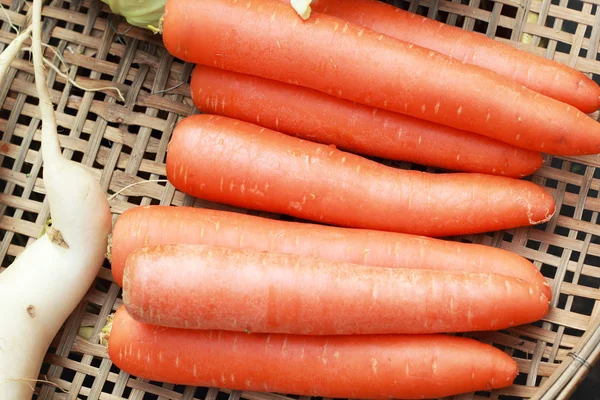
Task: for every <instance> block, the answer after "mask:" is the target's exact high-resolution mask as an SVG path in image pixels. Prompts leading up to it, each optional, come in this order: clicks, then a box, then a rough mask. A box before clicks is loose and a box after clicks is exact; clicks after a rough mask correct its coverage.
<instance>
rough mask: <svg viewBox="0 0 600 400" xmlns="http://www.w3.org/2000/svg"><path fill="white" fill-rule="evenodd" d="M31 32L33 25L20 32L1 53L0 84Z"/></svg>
mask: <svg viewBox="0 0 600 400" xmlns="http://www.w3.org/2000/svg"><path fill="white" fill-rule="evenodd" d="M30 32H31V26H29V27H28V28H27V29H25V30H24V31H23V32H21V33H20V34H18V35H17V37H16V38H14V39H13V41H12V42H10V44H9V45H8V46H6V48H5V49H4V51H3V52H2V53H0V85H1V84H2V81H3V80H4V77H5V76H6V73H7V72H8V69H9V68H10V64H11V63H12V62H13V61H14V59H15V58H16V57H17V55H18V54H19V51H21V47H22V46H23V43H25V41H26V40H27V38H28V37H29V33H30Z"/></svg>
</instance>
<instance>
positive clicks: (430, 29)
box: [282, 0, 600, 113]
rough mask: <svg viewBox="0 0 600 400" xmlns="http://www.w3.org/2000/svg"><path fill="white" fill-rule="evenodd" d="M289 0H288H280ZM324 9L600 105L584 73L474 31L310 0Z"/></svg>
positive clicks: (357, 1) (374, 6) (364, 4)
mask: <svg viewBox="0 0 600 400" xmlns="http://www.w3.org/2000/svg"><path fill="white" fill-rule="evenodd" d="M282 1H284V2H286V3H289V0H282ZM311 8H312V10H313V12H317V13H325V14H328V15H331V16H334V17H338V18H341V19H344V20H347V21H349V22H351V23H353V24H357V25H361V26H364V27H366V28H369V29H373V30H374V31H376V32H379V33H383V34H384V35H388V36H391V37H394V38H396V39H399V40H402V41H405V42H408V43H414V44H415V45H417V46H421V47H424V48H427V49H431V50H435V51H437V52H439V53H442V54H445V55H447V56H450V57H452V58H455V59H457V60H460V61H462V62H465V63H467V64H473V65H477V66H480V67H483V68H486V69H489V70H491V71H494V72H496V73H498V74H500V75H503V76H505V77H507V78H509V79H512V80H514V81H515V82H517V83H519V84H521V85H524V86H526V87H528V88H530V89H532V90H534V91H536V92H539V93H541V94H543V95H546V96H548V97H552V98H555V99H557V100H559V101H562V102H564V103H567V104H570V105H572V106H574V107H577V108H579V109H580V110H581V111H583V112H586V113H591V112H594V111H596V110H597V109H598V107H600V87H599V86H598V85H597V84H596V83H595V82H594V81H593V80H592V79H590V78H588V77H587V76H586V75H584V74H583V73H581V72H580V71H577V70H576V69H574V68H570V67H569V66H567V65H564V64H561V63H559V62H557V61H554V60H549V59H547V58H543V57H539V56H536V55H534V54H532V53H529V52H527V51H523V50H519V49H517V48H515V47H514V46H511V45H509V44H505V43H502V42H500V41H497V40H493V39H490V38H488V37H487V36H485V35H483V34H481V33H478V32H470V31H466V30H464V29H461V28H459V27H455V26H451V25H447V24H444V23H441V22H439V21H436V20H434V19H431V18H427V17H422V16H420V15H417V14H414V13H411V12H408V11H405V10H402V9H401V8H399V7H394V6H392V5H390V4H386V3H384V2H383V1H377V0H313V2H312V3H311Z"/></svg>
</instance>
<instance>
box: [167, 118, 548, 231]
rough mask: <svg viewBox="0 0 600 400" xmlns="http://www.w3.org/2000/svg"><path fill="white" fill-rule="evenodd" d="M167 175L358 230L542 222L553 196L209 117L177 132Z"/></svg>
mask: <svg viewBox="0 0 600 400" xmlns="http://www.w3.org/2000/svg"><path fill="white" fill-rule="evenodd" d="M166 169H167V178H168V179H169V181H170V182H171V183H172V184H173V185H174V186H175V187H176V188H177V189H179V190H181V191H182V192H184V193H187V194H189V195H192V196H195V197H198V198H202V199H205V200H209V201H214V202H218V203H223V204H228V205H231V206H237V207H242V208H246V209H253V210H262V211H268V212H273V213H279V214H288V215H291V216H294V217H298V218H302V219H304V220H309V221H316V222H321V223H327V224H331V225H337V226H345V227H351V228H365V229H375V230H384V231H394V232H403V233H409V234H417V235H423V236H431V237H442V236H451V235H461V234H469V233H480V232H490V231H494V230H500V229H509V228H514V227H519V226H529V225H531V224H532V223H534V224H539V223H542V222H545V221H547V220H549V219H550V218H551V217H552V215H553V214H554V212H555V207H556V205H555V203H554V200H553V199H552V197H551V196H550V195H549V194H548V193H547V192H546V191H545V190H544V189H543V188H542V187H540V186H538V185H536V184H534V183H532V182H529V181H525V180H518V179H512V178H508V177H501V176H493V175H485V174H476V173H448V174H428V173H423V172H419V171H414V170H403V169H398V168H393V167H388V166H385V165H383V164H380V163H378V162H375V161H372V160H368V159H366V158H364V157H361V156H358V155H355V154H351V153H348V152H343V151H340V150H338V149H335V148H332V147H331V146H327V145H323V144H318V143H314V142H310V141H306V140H302V139H299V138H296V137H292V136H289V135H284V134H281V133H279V132H275V131H272V130H269V129H266V128H262V127H260V126H257V125H254V124H250V123H247V122H243V121H239V120H235V119H231V118H226V117H220V116H213V115H206V114H199V115H193V116H190V117H187V118H186V119H184V120H182V121H181V122H180V123H179V124H178V125H177V127H176V128H175V131H174V132H173V135H172V138H171V142H170V144H169V151H168V154H167V160H166Z"/></svg>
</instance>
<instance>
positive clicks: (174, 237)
mask: <svg viewBox="0 0 600 400" xmlns="http://www.w3.org/2000/svg"><path fill="white" fill-rule="evenodd" d="M176 243H181V244H205V245H217V246H225V247H231V248H248V249H254V250H259V251H274V252H280V253H286V254H296V255H306V256H314V257H319V258H324V259H328V260H332V261H341V262H349V263H355V264H363V265H373V266H380V267H391V268H418V269H435V270H455V271H464V272H489V273H494V274H498V275H504V276H511V277H515V278H519V279H521V280H523V281H526V282H529V283H533V284H536V285H537V286H538V287H539V288H540V290H541V291H542V293H544V295H545V296H546V297H548V299H551V297H552V292H551V290H550V286H549V285H548V282H547V281H546V279H545V278H544V276H543V275H542V274H541V273H540V272H539V271H538V269H537V268H536V267H535V266H534V265H533V264H532V263H531V262H529V261H528V260H527V259H525V258H523V257H521V256H519V255H518V254H515V253H512V252H510V251H506V250H503V249H498V248H495V247H489V246H484V245H478V244H470V243H461V242H455V241H447V240H439V239H433V238H428V237H423V236H414V235H406V234H402V233H392V232H382V231H372V230H362V229H347V228H338V227H331V226H325V225H317V224H311V223H300V222H288V221H278V220H274V219H270V218H263V217H258V216H252V215H246V214H239V213H234V212H228V211H219V210H211V209H203V208H193V207H173V206H146V207H134V208H131V209H129V210H127V211H125V212H124V213H123V214H121V215H120V216H119V218H118V219H117V222H116V223H115V227H114V230H113V233H112V249H111V261H112V267H111V268H112V274H113V277H114V280H115V282H116V283H117V284H118V285H120V286H123V269H124V268H125V261H126V260H127V257H128V256H129V255H130V254H131V253H132V252H133V251H135V250H137V249H139V248H141V247H144V246H153V245H160V244H176Z"/></svg>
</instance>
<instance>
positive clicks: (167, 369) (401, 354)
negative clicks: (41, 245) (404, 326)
mask: <svg viewBox="0 0 600 400" xmlns="http://www.w3.org/2000/svg"><path fill="white" fill-rule="evenodd" d="M108 355H109V357H110V359H111V360H112V362H113V363H114V364H115V365H116V366H117V367H119V368H120V369H121V370H123V371H125V372H127V373H129V374H132V375H134V376H137V377H139V378H143V379H148V380H150V381H158V382H168V383H172V384H181V385H192V386H202V387H224V388H229V389H234V390H235V389H237V390H244V391H258V392H277V393H285V394H297V395H307V396H323V397H331V398H369V399H389V398H396V399H414V398H439V397H444V396H450V395H455V394H460V393H467V392H474V391H478V390H491V389H499V388H504V387H508V386H510V385H511V384H512V382H513V381H514V379H515V377H516V376H517V374H518V367H517V364H516V362H515V361H514V360H513V359H512V358H511V357H510V356H508V355H507V354H506V353H504V352H502V351H501V350H499V349H497V348H495V347H493V346H491V345H488V344H484V343H481V342H479V341H476V340H474V339H469V338H464V337H456V336H450V335H442V334H439V335H376V336H368V335H360V336H329V337H322V336H299V335H277V334H258V333H252V334H246V333H240V332H227V331H199V330H188V329H173V328H164V327H159V326H154V325H147V324H143V323H140V322H138V321H135V320H134V319H133V318H131V316H130V315H129V314H128V313H127V311H126V309H125V308H124V306H121V307H119V309H118V310H117V312H116V313H115V315H114V317H113V320H112V324H111V326H110V331H109V336H108Z"/></svg>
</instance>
